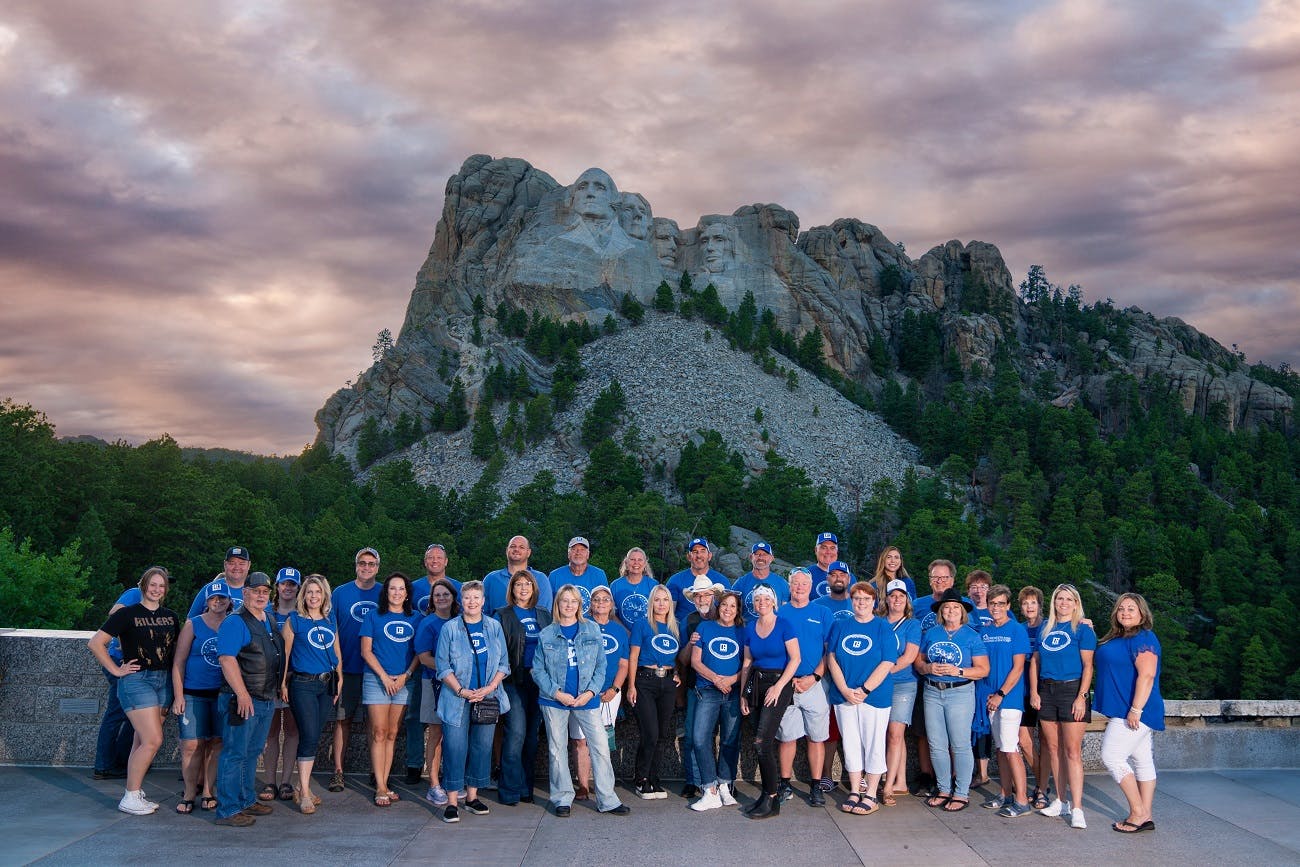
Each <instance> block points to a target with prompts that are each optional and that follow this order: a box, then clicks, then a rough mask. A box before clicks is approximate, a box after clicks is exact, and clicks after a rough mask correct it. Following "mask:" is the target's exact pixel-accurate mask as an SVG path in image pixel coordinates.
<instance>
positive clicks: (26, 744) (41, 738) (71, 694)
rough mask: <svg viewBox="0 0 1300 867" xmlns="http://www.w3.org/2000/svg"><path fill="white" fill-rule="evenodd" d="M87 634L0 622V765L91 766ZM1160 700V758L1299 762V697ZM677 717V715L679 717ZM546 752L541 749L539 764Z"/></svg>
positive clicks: (1093, 749) (1092, 764) (1095, 727)
mask: <svg viewBox="0 0 1300 867" xmlns="http://www.w3.org/2000/svg"><path fill="white" fill-rule="evenodd" d="M90 636H91V633H89V632H62V631H53V630H28V629H23V630H0V764H7V765H70V766H80V767H90V766H91V765H92V764H93V763H94V756H95V739H96V735H97V733H98V729H99V718H100V715H101V714H102V713H103V710H104V703H105V698H106V696H107V690H108V683H107V681H106V680H105V678H104V675H103V671H102V669H100V667H99V665H98V664H97V663H96V662H95V660H94V658H93V657H92V656H91V655H90V651H89V650H88V649H87V648H86V641H87V640H88V639H89V638H90ZM1166 705H1167V708H1166V709H1167V717H1166V724H1167V726H1168V728H1167V730H1166V731H1164V732H1162V733H1161V734H1160V735H1158V737H1157V739H1156V763H1157V766H1158V767H1161V768H1168V769H1171V770H1173V769H1196V768H1297V767H1300V702H1294V701H1242V700H1229V701H1190V702H1176V701H1171V702H1167V703H1166ZM680 719H681V717H680V715H679V716H678V720H679V723H680ZM1105 723H1106V721H1105V719H1104V718H1102V717H1099V716H1098V717H1094V722H1093V723H1092V725H1091V726H1089V731H1088V734H1087V737H1086V738H1085V741H1084V762H1085V765H1086V766H1087V767H1088V769H1089V770H1102V766H1101V759H1100V755H1101V730H1102V729H1103V728H1104V727H1105ZM164 731H165V733H166V736H167V737H166V741H165V742H164V744H163V748H162V750H161V751H160V752H159V754H158V758H157V760H156V761H155V765H157V766H161V767H166V766H169V765H170V766H174V765H176V764H177V763H178V761H179V748H178V745H177V739H176V725H175V723H173V722H171V721H170V720H169V721H168V723H167V725H166V726H165V727H164ZM637 738H638V731H637V726H636V723H635V721H634V720H632V719H631V717H630V715H629V717H628V718H627V719H624V720H623V721H622V722H620V723H619V726H618V730H617V732H616V740H617V742H618V747H619V748H618V750H617V752H616V754H615V757H614V758H615V764H616V770H617V772H618V774H619V776H620V778H625V777H630V776H631V774H632V760H633V757H634V753H635V751H636V743H637ZM325 740H326V743H323V744H322V745H321V749H320V751H319V757H320V761H321V762H322V763H323V762H325V761H326V760H327V754H328V738H326V739H325ZM543 743H544V741H543ZM544 752H545V749H544V748H543V753H544ZM404 755H405V745H404V742H403V739H402V738H400V737H399V738H398V743H397V755H396V757H395V760H394V766H395V767H397V768H401V767H402V765H403V759H404ZM544 761H545V756H544V755H543V756H542V757H541V762H539V768H540V767H541V766H542V763H544ZM322 766H323V765H322ZM369 766H370V760H369V753H368V752H367V750H366V744H365V738H364V735H363V734H362V733H360V732H358V733H355V734H354V735H353V736H352V739H351V741H350V742H349V744H348V750H347V754H346V760H345V768H346V769H347V770H348V771H349V772H356V773H362V772H366V771H368V770H369ZM806 767H807V765H806V762H805V761H804V759H803V750H802V748H801V749H800V753H799V761H798V765H797V768H796V772H797V775H798V776H800V777H806ZM662 775H663V777H664V778H666V779H680V778H681V776H682V772H681V763H680V757H679V755H678V752H677V750H673V751H670V753H669V755H668V756H667V760H666V764H665V767H663V768H662ZM741 775H742V776H743V777H744V778H746V779H753V778H755V777H756V776H757V768H756V764H755V758H754V753H753V747H752V745H751V746H744V747H743V749H742V755H741Z"/></svg>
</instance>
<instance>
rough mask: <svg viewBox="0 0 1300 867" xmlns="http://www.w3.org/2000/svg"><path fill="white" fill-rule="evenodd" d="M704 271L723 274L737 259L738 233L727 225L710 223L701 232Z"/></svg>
mask: <svg viewBox="0 0 1300 867" xmlns="http://www.w3.org/2000/svg"><path fill="white" fill-rule="evenodd" d="M700 246H701V249H702V250H703V251H704V270H706V271H708V272H709V273H710V274H721V273H722V272H723V271H726V270H727V268H728V267H729V266H730V265H731V263H732V262H733V261H734V260H735V258H736V231H735V229H733V228H732V227H731V226H728V225H727V224H726V223H710V224H709V225H707V226H705V227H704V229H703V230H701V232H700Z"/></svg>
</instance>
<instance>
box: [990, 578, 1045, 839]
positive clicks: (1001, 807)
mask: <svg viewBox="0 0 1300 867" xmlns="http://www.w3.org/2000/svg"><path fill="white" fill-rule="evenodd" d="M987 601H988V606H989V612H990V613H991V614H992V618H993V619H992V621H991V622H990V623H989V625H988V626H986V627H984V629H982V630H981V631H980V638H982V639H983V640H984V649H985V650H987V651H988V653H989V673H988V675H987V676H985V677H984V679H983V680H981V681H980V682H979V683H978V684H977V687H978V688H977V690H976V695H977V697H978V700H980V701H983V702H984V707H985V708H986V709H987V711H988V715H989V728H990V729H991V731H992V734H993V744H994V746H995V747H996V748H997V752H998V780H999V783H1000V785H1001V788H1002V793H1001V795H1000V796H998V797H994V798H990V799H989V800H988V801H987V802H985V804H984V806H985V807H988V808H989V809H996V810H997V811H998V815H999V816H1002V817H1003V818H1006V819H1018V818H1020V817H1021V816H1027V815H1029V814H1030V813H1031V812H1033V807H1031V806H1030V805H1029V799H1028V797H1027V796H1026V788H1025V787H1026V780H1025V763H1024V761H1023V760H1022V759H1021V758H1020V717H1021V715H1022V714H1023V711H1024V706H1025V660H1026V659H1027V658H1028V657H1029V632H1028V631H1027V630H1026V629H1025V627H1024V626H1023V625H1021V624H1020V623H1017V622H1016V620H1015V618H1013V617H1011V588H1009V587H1007V586H1006V585H1005V584H995V585H993V587H992V588H991V589H990V590H989V592H988V596H987Z"/></svg>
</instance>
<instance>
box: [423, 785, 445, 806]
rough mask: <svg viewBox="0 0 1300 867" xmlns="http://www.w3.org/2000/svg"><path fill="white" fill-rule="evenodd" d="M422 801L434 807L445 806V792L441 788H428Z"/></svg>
mask: <svg viewBox="0 0 1300 867" xmlns="http://www.w3.org/2000/svg"><path fill="white" fill-rule="evenodd" d="M424 799H425V800H426V801H428V802H429V803H430V804H433V805H434V806H435V807H445V806H447V790H446V789H444V788H443V787H442V786H430V787H429V791H427V792H425V793H424Z"/></svg>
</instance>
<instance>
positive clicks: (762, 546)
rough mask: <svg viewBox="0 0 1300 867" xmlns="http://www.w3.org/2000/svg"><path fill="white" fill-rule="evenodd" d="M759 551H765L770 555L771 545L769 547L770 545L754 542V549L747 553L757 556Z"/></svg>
mask: <svg viewBox="0 0 1300 867" xmlns="http://www.w3.org/2000/svg"><path fill="white" fill-rule="evenodd" d="M759 551H766V552H767V553H769V554H771V553H772V545H771V543H769V542H755V543H754V547H752V548H750V549H749V553H751V554H757V553H758V552H759Z"/></svg>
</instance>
